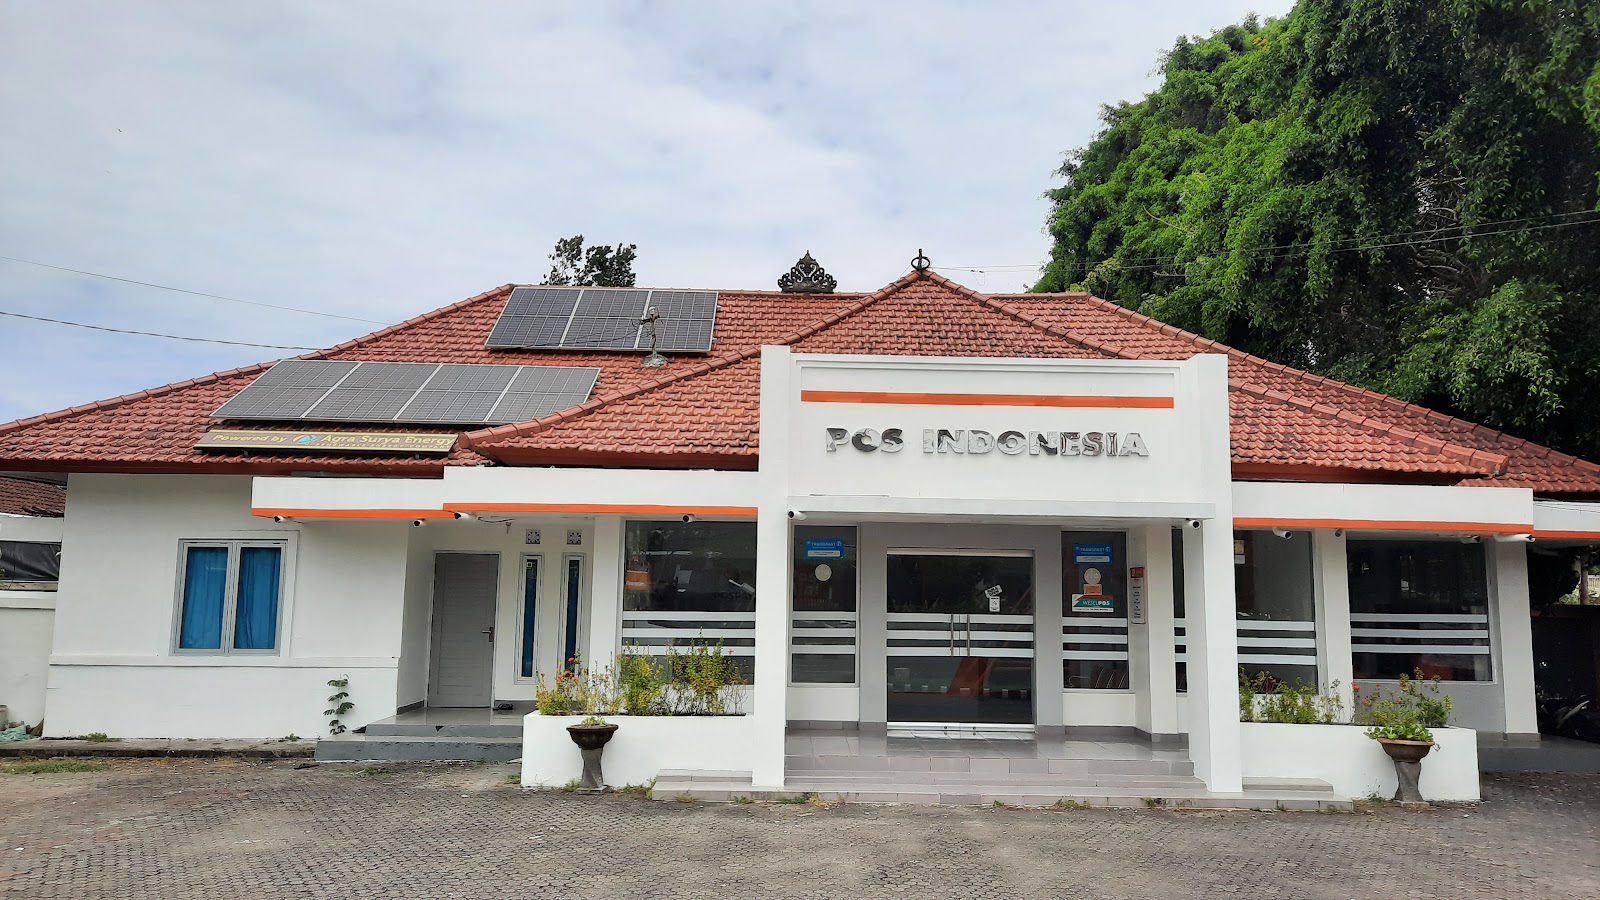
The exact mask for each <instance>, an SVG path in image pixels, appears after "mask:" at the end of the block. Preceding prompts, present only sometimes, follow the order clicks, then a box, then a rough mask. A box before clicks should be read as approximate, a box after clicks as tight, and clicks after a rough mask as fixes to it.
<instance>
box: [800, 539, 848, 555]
mask: <svg viewBox="0 0 1600 900" xmlns="http://www.w3.org/2000/svg"><path fill="white" fill-rule="evenodd" d="M806 559H844V538H807V539H806Z"/></svg>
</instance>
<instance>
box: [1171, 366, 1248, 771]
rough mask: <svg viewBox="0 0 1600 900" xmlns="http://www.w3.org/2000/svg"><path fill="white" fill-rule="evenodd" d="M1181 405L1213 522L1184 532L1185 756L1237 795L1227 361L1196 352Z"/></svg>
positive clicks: (1190, 450)
mask: <svg viewBox="0 0 1600 900" xmlns="http://www.w3.org/2000/svg"><path fill="white" fill-rule="evenodd" d="M1187 365H1188V366H1190V367H1192V369H1191V371H1192V372H1193V375H1192V377H1191V378H1190V379H1186V380H1187V382H1188V383H1187V385H1186V387H1187V388H1188V389H1187V390H1186V391H1184V396H1183V402H1184V403H1186V404H1188V403H1192V404H1194V407H1195V410H1194V411H1195V414H1196V420H1197V421H1198V422H1199V423H1200V428H1199V431H1198V433H1197V434H1195V435H1194V439H1193V440H1192V441H1191V443H1190V445H1189V446H1187V447H1184V448H1181V450H1180V448H1173V449H1174V450H1180V452H1188V453H1198V454H1200V458H1201V465H1202V466H1203V470H1204V473H1205V474H1204V478H1205V493H1206V494H1207V495H1208V496H1209V498H1210V499H1211V501H1212V503H1213V507H1214V512H1213V513H1212V517H1211V518H1209V519H1204V520H1201V521H1200V522H1198V523H1197V524H1198V526H1199V527H1191V523H1185V525H1184V528H1183V574H1184V591H1183V598H1184V620H1185V621H1186V622H1187V623H1188V625H1187V632H1186V634H1187V635H1188V642H1187V647H1188V650H1187V654H1188V672H1189V709H1188V714H1189V715H1188V718H1189V758H1190V759H1191V760H1192V761H1193V762H1194V772H1195V775H1196V776H1198V777H1199V778H1200V779H1201V780H1202V781H1204V782H1205V783H1206V787H1208V788H1210V789H1211V790H1213V791H1216V792H1218V793H1232V792H1236V791H1238V790H1240V788H1241V787H1242V782H1241V775H1240V772H1241V767H1242V761H1241V759H1240V748H1239V632H1238V628H1237V625H1236V621H1235V620H1236V611H1235V608H1236V605H1237V601H1236V600H1235V599H1234V593H1233V454H1232V450H1231V443H1230V442H1231V437H1232V435H1231V431H1230V422H1231V420H1230V418H1229V414H1228V360H1227V357H1224V356H1221V355H1220V354H1209V353H1208V354H1201V355H1199V356H1196V357H1194V358H1193V359H1191V360H1189V361H1188V364H1187Z"/></svg>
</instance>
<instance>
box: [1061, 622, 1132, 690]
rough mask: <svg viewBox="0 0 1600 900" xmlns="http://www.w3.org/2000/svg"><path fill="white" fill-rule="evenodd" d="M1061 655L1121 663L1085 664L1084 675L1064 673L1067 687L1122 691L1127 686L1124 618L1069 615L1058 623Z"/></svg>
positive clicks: (1126, 642) (1093, 660) (1064, 657)
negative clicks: (1095, 665) (1059, 624)
mask: <svg viewBox="0 0 1600 900" xmlns="http://www.w3.org/2000/svg"><path fill="white" fill-rule="evenodd" d="M1061 658H1062V659H1063V660H1087V661H1090V662H1101V663H1121V665H1120V666H1116V665H1113V666H1101V667H1094V666H1084V667H1080V670H1081V671H1083V672H1085V673H1086V674H1083V675H1073V674H1070V672H1069V674H1067V675H1066V683H1065V687H1066V688H1067V689H1069V690H1071V689H1074V688H1078V689H1082V688H1090V689H1100V690H1122V689H1125V688H1127V687H1128V678H1127V671H1126V669H1127V663H1128V620H1127V618H1125V617H1120V616H1119V617H1107V618H1099V617H1095V616H1068V617H1066V618H1065V619H1063V620H1062V622H1061Z"/></svg>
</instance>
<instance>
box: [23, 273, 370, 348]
mask: <svg viewBox="0 0 1600 900" xmlns="http://www.w3.org/2000/svg"><path fill="white" fill-rule="evenodd" d="M0 259H3V260H6V261H8V262H14V263H22V264H23V265H28V266H39V267H41V268H45V269H55V270H56V271H58V272H71V273H73V274H74V275H88V276H89V277H91V278H104V279H106V280H107V281H120V282H122V283H123V284H137V285H139V286H140V287H148V288H156V289H157V290H162V291H175V292H177V293H179V294H189V295H190V296H194V297H209V298H211V299H213V300H226V301H228V302H229V303H243V304H245V305H247V306H264V307H266V308H267V309H278V310H282V311H284V312H297V313H305V314H306V315H308V316H323V317H325V318H329V319H344V320H346V321H350V322H366V323H368V324H370V325H388V324H389V323H388V322H380V321H378V320H377V319H363V318H361V317H359V316H342V315H339V314H338V313H330V312H321V311H319V310H315V309H301V308H299V307H297V306H279V305H278V304H275V303H261V302H258V301H255V300H240V299H239V298H238V297H224V296H223V295H221V294H208V293H206V292H205V291H191V290H188V289H187V288H180V287H172V286H171V285H166V284H155V283H154V282H150V281H138V280H136V279H133V278H122V277H119V276H117V275H106V274H104V273H101V272H88V271H85V270H83V269H73V268H68V267H67V266H53V265H51V264H50V263H42V262H36V261H34V260H31V259H19V258H17V257H15V256H0ZM223 343H227V342H226V341H224V342H223Z"/></svg>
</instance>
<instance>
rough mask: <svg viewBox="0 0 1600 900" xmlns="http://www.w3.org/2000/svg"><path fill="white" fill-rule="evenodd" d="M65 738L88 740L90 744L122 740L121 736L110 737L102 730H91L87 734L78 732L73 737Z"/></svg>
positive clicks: (111, 742) (112, 742)
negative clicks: (78, 733)
mask: <svg viewBox="0 0 1600 900" xmlns="http://www.w3.org/2000/svg"><path fill="white" fill-rule="evenodd" d="M67 740H69V741H88V742H89V743H91V744H114V743H116V742H117V741H120V740H122V738H114V737H111V736H110V735H108V734H106V733H105V732H104V731H91V732H89V733H88V734H80V735H78V736H77V737H75V738H67Z"/></svg>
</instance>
